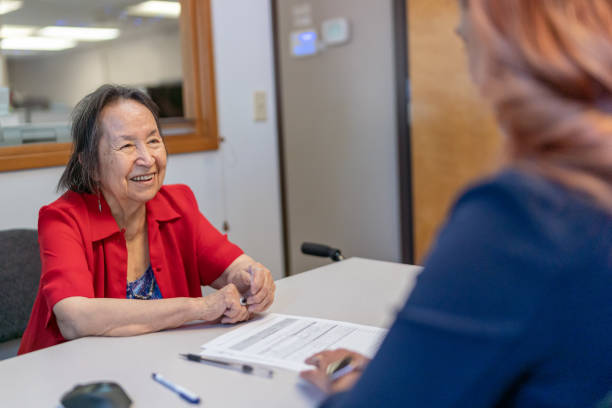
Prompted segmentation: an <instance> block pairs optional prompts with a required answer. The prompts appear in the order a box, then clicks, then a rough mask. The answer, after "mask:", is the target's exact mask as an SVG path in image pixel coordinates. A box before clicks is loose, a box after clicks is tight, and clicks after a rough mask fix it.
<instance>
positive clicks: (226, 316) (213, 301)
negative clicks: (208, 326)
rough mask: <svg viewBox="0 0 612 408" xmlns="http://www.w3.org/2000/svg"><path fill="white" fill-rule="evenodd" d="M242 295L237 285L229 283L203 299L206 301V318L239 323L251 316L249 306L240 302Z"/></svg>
mask: <svg viewBox="0 0 612 408" xmlns="http://www.w3.org/2000/svg"><path fill="white" fill-rule="evenodd" d="M241 297H242V295H241V294H240V292H239V291H238V289H237V288H236V285H234V284H233V283H229V284H227V285H225V286H224V287H222V288H221V289H219V290H217V291H216V292H215V293H212V294H210V295H208V296H205V297H203V298H202V299H203V300H204V302H205V310H204V320H207V321H213V320H217V319H219V318H221V323H237V322H241V321H243V320H248V319H249V318H250V313H249V311H248V310H247V308H246V307H245V306H243V305H241V304H240V298H241Z"/></svg>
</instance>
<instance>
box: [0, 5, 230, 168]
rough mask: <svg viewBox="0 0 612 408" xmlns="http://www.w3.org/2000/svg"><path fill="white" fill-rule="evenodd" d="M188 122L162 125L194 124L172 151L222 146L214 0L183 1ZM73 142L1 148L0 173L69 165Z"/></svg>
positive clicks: (176, 138) (170, 142)
mask: <svg viewBox="0 0 612 408" xmlns="http://www.w3.org/2000/svg"><path fill="white" fill-rule="evenodd" d="M180 2H181V16H180V20H179V24H180V30H181V51H182V64H183V106H184V116H185V118H189V119H184V120H179V122H178V123H162V125H161V127H162V133H163V131H164V130H165V129H166V130H169V129H171V128H173V127H176V126H177V125H178V127H185V125H189V126H188V127H190V128H192V129H194V130H193V131H190V132H185V133H180V132H179V133H175V132H173V133H174V134H173V135H172V136H168V137H166V138H165V143H166V147H167V149H168V153H170V154H175V153H187V152H194V151H204V150H216V149H218V148H219V134H218V127H217V105H216V98H215V73H214V59H213V40H212V18H211V5H210V0H180ZM71 151H72V143H37V144H27V145H18V146H5V147H0V171H12V170H23V169H33V168H42V167H52V166H63V165H65V164H66V163H67V162H68V158H69V157H70V154H71Z"/></svg>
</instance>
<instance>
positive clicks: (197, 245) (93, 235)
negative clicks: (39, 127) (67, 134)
mask: <svg viewBox="0 0 612 408" xmlns="http://www.w3.org/2000/svg"><path fill="white" fill-rule="evenodd" d="M72 135H73V139H74V151H73V153H72V157H71V158H70V161H69V163H68V165H67V166H66V169H65V171H64V174H63V175H62V177H61V179H60V182H59V187H60V188H64V189H66V190H67V192H66V193H65V194H64V195H62V196H61V197H60V198H59V199H58V200H57V201H55V202H53V203H51V204H49V205H47V206H45V207H43V208H42V209H41V210H40V214H39V221H38V234H39V243H40V253H41V260H42V273H41V279H40V287H39V291H38V295H37V297H36V301H35V303H34V308H33V310H32V315H31V317H30V322H29V324H28V327H27V329H26V331H25V334H24V336H23V339H22V342H21V347H20V350H19V353H27V352H30V351H34V350H37V349H41V348H44V347H48V346H52V345H54V344H58V343H61V342H63V341H65V340H71V339H75V338H78V337H83V336H131V335H137V334H142V333H149V332H154V331H158V330H162V329H167V328H173V327H178V326H181V325H183V324H185V323H187V322H189V321H194V320H203V321H220V322H221V323H235V322H239V321H243V320H247V319H249V317H250V315H251V313H253V312H261V311H263V310H265V309H267V308H268V307H269V306H270V304H271V303H272V301H273V300H274V289H275V286H274V281H273V279H272V276H271V274H270V271H269V270H268V269H266V268H265V267H264V266H263V265H261V264H259V263H257V262H255V261H254V260H253V259H252V258H250V257H249V256H247V255H245V254H244V253H243V252H242V250H241V249H240V248H239V247H237V246H236V245H234V244H232V243H231V242H229V241H228V240H227V237H226V236H224V235H222V234H221V233H219V232H218V231H217V230H216V229H215V228H214V227H213V226H212V225H211V224H210V223H209V222H208V220H207V219H206V218H205V217H204V216H203V215H202V214H201V213H200V211H199V210H198V205H197V202H196V200H195V197H194V195H193V193H192V192H191V190H190V189H189V188H188V187H187V186H184V185H168V186H163V182H164V175H165V169H166V148H165V146H164V141H163V139H162V136H161V133H160V127H159V119H158V116H157V107H156V106H155V104H154V102H153V101H152V100H151V99H150V98H149V97H148V96H147V95H146V94H144V93H143V92H141V91H138V90H136V89H131V88H126V87H121V86H114V85H103V86H101V87H100V88H98V89H97V90H96V91H94V92H93V93H91V94H90V95H87V96H86V97H85V98H84V99H83V100H82V101H81V102H79V104H78V105H77V107H76V108H75V111H74V113H73V124H72ZM201 285H210V286H212V287H213V288H216V289H219V290H218V291H216V292H214V293H213V294H210V295H208V296H204V297H202V292H201ZM244 300H246V302H244ZM244 303H246V304H244Z"/></svg>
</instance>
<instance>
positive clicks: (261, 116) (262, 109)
mask: <svg viewBox="0 0 612 408" xmlns="http://www.w3.org/2000/svg"><path fill="white" fill-rule="evenodd" d="M267 119H268V109H267V106H266V91H255V92H253V120H254V121H255V122H264V121H266V120H267Z"/></svg>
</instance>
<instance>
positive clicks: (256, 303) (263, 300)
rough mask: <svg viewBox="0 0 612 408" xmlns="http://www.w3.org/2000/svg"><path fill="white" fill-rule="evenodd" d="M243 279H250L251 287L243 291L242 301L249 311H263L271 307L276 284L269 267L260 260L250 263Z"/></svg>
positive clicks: (249, 284) (249, 285)
mask: <svg viewBox="0 0 612 408" xmlns="http://www.w3.org/2000/svg"><path fill="white" fill-rule="evenodd" d="M242 279H243V280H244V281H248V288H249V289H248V290H247V291H246V292H244V293H243V296H242V298H241V299H240V303H241V304H242V305H244V306H247V309H248V311H249V313H255V312H263V311H264V310H266V309H267V308H268V307H270V305H271V304H272V302H273V301H274V292H275V291H276V285H275V284H274V279H273V278H272V274H271V273H270V271H269V270H268V268H266V267H265V266H263V265H262V264H260V263H258V262H255V263H253V264H250V265H248V267H247V268H246V269H245V270H244V271H243V274H242ZM245 283H246V282H245Z"/></svg>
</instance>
